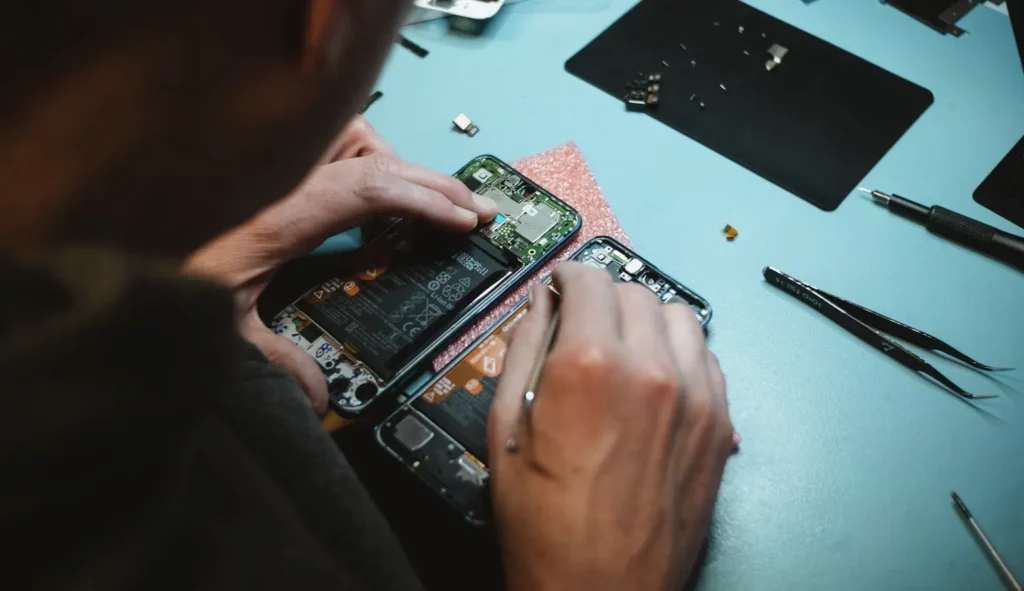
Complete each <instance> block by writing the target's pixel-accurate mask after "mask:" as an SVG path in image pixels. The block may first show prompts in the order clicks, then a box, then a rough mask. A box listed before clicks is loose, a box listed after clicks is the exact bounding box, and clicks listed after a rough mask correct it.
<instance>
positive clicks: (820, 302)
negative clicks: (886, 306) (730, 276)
mask: <svg viewBox="0 0 1024 591" xmlns="http://www.w3.org/2000/svg"><path fill="white" fill-rule="evenodd" d="M764 278H765V280H766V281H768V283H770V284H771V285H773V286H775V287H777V288H779V289H781V290H782V291H785V292H786V293H788V294H789V295H791V296H793V297H795V298H796V299H798V300H800V301H802V302H804V303H805V304H807V305H808V306H810V307H812V308H814V309H815V310H817V311H818V312H820V313H821V314H823V315H824V316H825V317H826V318H828V319H829V320H831V321H832V322H835V323H836V324H838V325H839V326H841V327H843V328H844V329H846V330H847V331H849V332H851V333H853V334H854V336H856V337H857V338H859V339H860V340H862V341H864V342H865V343H867V344H869V345H871V346H872V347H874V348H875V349H878V350H879V351H881V352H882V353H885V354H886V355H887V356H889V357H891V358H892V359H895V360H896V361H898V362H899V363H900V364H901V365H903V366H904V367H906V368H908V369H910V370H911V371H914V372H917V373H920V374H923V375H925V376H927V377H930V378H932V379H933V380H935V381H936V382H938V383H940V384H942V385H943V386H945V387H946V388H948V389H950V390H951V391H952V392H953V393H955V394H956V395H957V396H960V397H962V398H967V399H971V400H979V399H982V398H995V397H996V395H994V394H971V393H970V392H968V391H966V390H964V389H963V388H961V387H960V386H957V385H956V384H955V383H953V381H952V380H950V379H949V378H947V377H946V376H944V375H942V373H940V372H939V370H937V369H935V368H934V367H932V365H931V364H929V363H928V362H927V361H925V360H924V359H921V358H920V357H918V356H917V355H915V354H914V353H913V352H911V351H909V350H908V349H906V348H905V347H903V345H900V344H899V343H897V342H896V341H894V340H892V339H890V338H889V337H887V336H885V333H887V334H890V335H892V336H894V337H896V338H899V339H902V340H904V341H907V342H908V343H911V344H913V345H917V346H918V347H921V348H924V349H929V350H931V351H935V352H937V353H942V354H944V355H948V356H949V357H952V358H953V359H956V360H958V361H961V362H963V363H965V364H967V365H969V366H971V367H973V368H975V369H978V370H981V371H1011V368H1002V367H991V366H988V365H985V364H984V363H979V362H978V361H975V360H974V359H972V358H970V357H968V356H967V355H966V354H964V353H961V352H960V351H958V350H957V349H955V348H954V347H952V346H951V345H949V344H947V343H946V342H944V341H942V340H940V339H938V338H936V337H933V336H932V335H930V334H928V333H926V332H922V331H920V330H917V329H916V328H912V327H910V326H907V325H906V324H903V323H901V322H898V321H896V320H893V319H892V318H888V317H886V316H882V315H881V314H879V313H878V312H873V311H871V310H868V309H867V308H865V307H863V306H858V305H857V304H854V303H853V302H850V301H847V300H844V299H843V298H840V297H838V296H834V295H832V294H830V293H828V292H826V291H822V290H820V289H818V288H816V287H814V286H811V285H808V284H806V283H804V282H803V281H800V280H799V279H795V278H793V277H790V276H789V275H786V274H785V273H783V272H782V271H779V270H778V269H775V268H773V267H765V268H764Z"/></svg>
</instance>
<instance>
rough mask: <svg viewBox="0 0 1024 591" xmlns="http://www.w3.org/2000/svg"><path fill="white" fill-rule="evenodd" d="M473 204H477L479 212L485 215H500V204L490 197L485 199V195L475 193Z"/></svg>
mask: <svg viewBox="0 0 1024 591" xmlns="http://www.w3.org/2000/svg"><path fill="white" fill-rule="evenodd" d="M473 203H476V206H477V208H478V210H479V211H480V213H481V214H483V215H488V216H490V215H493V214H496V213H498V204H497V203H495V202H494V199H491V198H490V197H484V196H483V195H477V194H476V193H473Z"/></svg>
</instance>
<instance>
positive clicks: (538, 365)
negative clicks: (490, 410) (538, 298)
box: [505, 285, 559, 453]
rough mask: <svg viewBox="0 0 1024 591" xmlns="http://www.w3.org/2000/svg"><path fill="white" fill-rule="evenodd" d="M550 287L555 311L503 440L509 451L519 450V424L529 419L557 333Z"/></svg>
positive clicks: (556, 296) (549, 287)
mask: <svg viewBox="0 0 1024 591" xmlns="http://www.w3.org/2000/svg"><path fill="white" fill-rule="evenodd" d="M548 289H551V291H552V293H553V294H554V298H555V302H554V303H555V306H556V308H555V311H554V313H553V314H552V315H551V324H549V325H548V328H547V331H546V332H545V333H544V341H543V342H542V343H541V346H540V353H538V354H537V359H535V360H534V362H533V365H532V366H531V367H530V375H529V376H527V378H526V390H525V391H524V392H523V406H522V407H520V409H519V416H518V417H517V418H516V424H515V426H514V427H512V434H511V435H509V437H508V439H507V440H506V441H505V449H507V450H508V451H509V453H516V452H518V451H519V444H518V443H517V442H516V438H517V437H518V436H519V429H520V426H521V425H523V424H524V423H527V422H529V420H530V407H531V406H533V403H534V401H535V400H536V399H537V386H538V385H539V384H540V376H541V373H543V371H544V363H545V362H547V359H548V352H549V351H550V350H551V345H552V344H554V342H555V334H557V333H558V318H559V314H558V308H557V306H558V304H559V295H558V292H557V291H555V290H554V289H553V288H551V286H550V285H549V286H548Z"/></svg>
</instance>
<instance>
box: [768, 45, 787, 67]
mask: <svg viewBox="0 0 1024 591" xmlns="http://www.w3.org/2000/svg"><path fill="white" fill-rule="evenodd" d="M787 53H789V49H788V48H786V47H783V46H781V45H779V44H778V43H772V46H771V47H769V48H768V55H770V56H772V59H770V60H768V61H766V62H765V63H764V69H765V70H767V71H769V72H771V71H772V70H774V69H775V67H776V66H778V65H779V64H781V63H782V58H784V57H786V54H787Z"/></svg>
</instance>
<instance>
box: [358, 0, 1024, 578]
mask: <svg viewBox="0 0 1024 591" xmlns="http://www.w3.org/2000/svg"><path fill="white" fill-rule="evenodd" d="M692 1H696V0H692ZM634 3H635V2H633V1H630V0H530V1H528V2H524V3H522V4H517V5H514V6H509V7H507V9H504V10H503V11H502V13H501V14H500V15H499V17H497V18H496V20H495V21H494V22H493V23H491V26H490V27H489V28H488V29H487V30H486V32H485V33H484V34H483V35H482V36H480V37H478V38H469V37H465V36H459V35H456V34H454V33H450V32H449V31H448V29H447V26H446V24H445V23H443V22H434V23H427V24H423V25H416V26H412V27H408V28H406V29H405V31H404V32H405V34H406V36H408V37H409V38H411V39H412V40H414V41H416V42H418V43H420V44H422V45H423V46H424V47H426V48H427V49H429V50H430V55H429V56H428V57H427V58H426V59H420V58H418V57H416V56H414V55H413V54H412V53H410V52H408V51H407V50H404V49H402V48H400V47H397V46H396V49H395V50H394V52H393V55H392V56H391V59H390V62H389V64H388V66H387V68H386V70H385V72H384V75H383V77H382V78H381V80H380V82H379V84H378V88H379V89H380V90H382V91H383V92H384V97H383V98H382V99H381V100H380V101H378V102H377V103H376V104H375V105H374V106H373V107H372V109H371V110H370V112H369V113H368V117H369V119H370V121H371V122H372V123H373V124H374V126H375V127H376V128H377V130H378V131H379V132H380V133H381V134H382V135H383V136H384V137H385V138H386V139H387V140H389V141H390V142H391V143H392V144H393V145H394V146H395V148H396V149H397V150H398V151H399V153H400V154H401V155H402V156H403V157H405V158H408V159H410V160H413V161H416V162H420V163H423V164H426V165H429V166H431V167H434V168H436V169H439V170H442V171H447V172H454V171H455V170H457V169H458V168H459V167H460V166H461V165H463V164H465V163H466V162H467V161H469V160H470V159H471V158H473V157H474V156H477V155H478V154H484V153H491V154H494V155H496V156H498V157H500V158H502V159H505V160H508V161H511V160H515V159H516V158H520V157H522V156H527V155H530V154H533V153H536V152H540V151H542V150H545V149H547V148H550V147H553V146H555V145H557V144H560V143H563V142H566V141H575V142H576V143H577V144H578V145H579V147H580V149H581V150H582V152H583V154H584V156H585V157H586V159H587V161H588V163H589V164H590V167H591V169H592V170H593V173H594V175H595V177H596V179H597V181H598V183H599V184H600V185H601V187H602V189H603V190H604V193H605V195H606V196H607V198H608V200H609V201H610V202H611V205H612V208H613V209H614V211H615V213H616V214H617V215H618V217H619V219H620V220H621V222H622V225H623V226H624V228H625V230H626V232H627V233H628V234H629V236H630V238H631V239H632V241H633V244H634V246H635V248H636V250H637V251H638V252H639V253H641V254H642V255H645V256H646V257H648V258H650V259H651V260H652V261H653V262H655V263H656V264H657V265H659V266H660V267H662V269H664V270H665V271H667V272H669V273H671V274H672V275H674V276H675V277H676V278H678V279H679V280H680V281H682V282H683V283H685V284H687V285H689V286H691V287H692V288H694V289H695V290H696V291H697V292H699V293H700V294H702V295H704V296H705V297H707V298H708V299H709V300H710V301H711V302H712V304H713V306H714V308H715V316H714V320H713V321H712V323H711V327H710V336H709V343H710V346H711V348H712V349H713V350H714V351H715V352H716V353H717V354H718V356H719V358H720V359H721V363H722V367H723V369H724V371H725V374H726V377H727V379H728V384H729V401H730V409H731V414H732V418H733V422H734V423H735V425H736V428H737V430H738V431H739V432H740V434H741V435H742V436H743V445H742V449H741V450H740V452H739V453H738V454H737V455H736V456H735V457H733V458H732V459H731V460H730V462H729V466H728V468H727V471H726V474H725V480H724V482H723V484H722V490H721V494H720V496H719V501H718V505H717V509H716V513H715V521H714V525H713V527H712V540H711V545H710V548H709V552H708V555H707V559H706V561H705V565H704V569H703V572H702V575H701V578H700V582H699V587H700V588H706V589H997V588H999V587H1000V582H999V579H998V578H997V576H996V574H995V572H994V570H993V569H992V568H991V567H990V565H989V564H988V563H987V562H986V559H985V558H984V556H983V555H982V553H981V551H980V550H979V547H978V545H977V544H976V543H975V541H974V540H973V539H972V537H971V535H970V533H969V532H968V530H967V529H966V528H965V527H964V525H963V523H962V522H961V521H960V519H959V518H958V517H957V515H956V513H955V512H954V510H953V507H952V504H951V502H950V498H949V493H950V491H951V490H956V491H957V492H959V493H960V495H961V496H962V497H963V498H964V500H965V501H966V502H967V504H968V506H970V507H971V509H972V510H973V512H974V514H975V517H976V518H977V519H978V520H979V521H980V523H981V524H982V526H983V527H985V528H986V530H987V532H988V534H989V536H990V537H991V538H992V540H993V541H994V542H995V544H996V546H997V547H998V548H999V549H1000V550H1001V551H1002V553H1003V555H1004V557H1005V558H1006V559H1007V561H1008V562H1009V563H1010V566H1011V568H1014V569H1015V570H1016V572H1017V573H1018V574H1019V575H1021V576H1024V371H1015V372H1011V373H1008V374H1000V375H997V376H995V377H994V378H989V377H987V376H984V375H981V374H978V373H976V372H973V371H970V370H967V369H965V368H963V367H962V366H958V365H957V364H955V363H952V362H948V361H945V360H942V359H936V358H934V357H933V356H930V355H926V357H927V358H928V359H929V360H931V361H933V363H934V364H935V365H936V366H937V367H938V368H939V369H940V371H942V372H944V373H945V374H946V375H948V376H950V377H951V378H952V379H953V380H954V381H956V382H958V383H959V384H961V385H962V386H964V387H965V388H966V389H968V390H970V391H976V392H979V393H995V394H999V396H1000V397H999V398H996V399H994V400H988V401H983V402H979V403H978V404H977V405H976V406H977V407H978V408H980V409H984V411H979V410H974V409H972V408H971V406H969V405H968V404H965V403H964V402H962V401H960V400H958V399H957V398H955V397H954V396H952V395H950V394H947V393H946V392H944V391H943V390H940V389H939V388H938V387H937V386H935V385H933V384H931V383H929V382H927V381H925V380H924V379H923V378H921V377H918V376H917V375H916V374H913V373H911V372H910V371H908V370H907V369H905V368H903V367H902V366H900V365H898V364H897V363H895V362H894V361H892V360H890V359H888V358H887V357H885V356H884V355H882V354H881V353H879V352H878V351H875V350H874V349H870V348H869V347H868V346H867V345H866V344H864V343H862V342H861V341H859V340H857V339H856V338H855V337H853V336H852V335H850V334H848V333H846V332H844V331H843V330H842V329H841V328H839V327H838V326H836V325H835V324H832V323H831V322H829V321H828V320H826V319H825V318H824V317H822V316H820V315H818V314H817V313H816V312H815V311H814V310H812V309H811V308H809V307H808V306H805V305H803V304H801V303H800V302H798V301H797V300H795V299H793V298H792V297H790V296H788V295H786V294H784V293H782V292H780V291H778V290H776V289H774V288H772V287H769V286H768V285H767V284H766V283H765V282H764V280H763V279H762V275H761V269H762V268H763V267H765V266H767V265H771V266H775V267H777V268H779V269H780V270H782V271H784V272H786V273H789V274H791V275H793V276H795V277H797V278H799V279H802V280H803V281H806V282H808V283H811V284H813V285H816V286H818V287H820V288H822V289H824V290H827V291H830V292H832V293H835V294H837V295H839V296H842V297H845V298H847V299H850V300H852V301H854V302H857V303H859V304H861V305H864V306H867V307H869V308H871V309H873V310H876V311H879V312H881V313H884V314H886V315H889V316H892V317H894V318H896V319H899V320H901V321H904V322H906V323H908V324H910V325H912V326H914V327H917V328H920V329H923V330H926V331H928V332H930V333H932V334H934V335H936V336H938V337H940V338H943V339H945V340H947V341H949V342H950V343H952V344H953V345H954V346H956V347H958V348H961V349H962V350H963V351H965V352H966V353H967V354H969V355H971V356H974V357H976V358H977V359H979V360H981V361H983V362H985V363H989V364H993V365H999V366H1013V367H1018V368H1024V274H1021V273H1019V272H1017V271H1014V270H1012V269H1011V268H1009V267H1006V266H1004V265H1002V264H1000V263H998V262H996V261H993V260H991V259H988V258H985V257H982V256H980V255H977V254H975V253H973V252H970V251H967V250H965V249H963V248H961V247H959V246H957V245H955V244H952V243H949V242H945V241H943V240H941V239H940V238H938V237H936V236H933V235H931V234H929V233H928V232H926V231H925V230H924V229H923V228H922V227H920V226H916V225H913V224H911V223H910V222H907V221H905V220H903V219H901V218H898V217H896V216H893V215H891V214H889V213H887V212H886V211H885V210H884V209H882V208H879V207H877V206H875V205H874V204H872V203H870V202H868V201H866V200H864V199H862V198H861V197H860V196H856V195H854V196H851V197H849V198H848V199H847V200H846V201H845V202H844V203H843V204H842V205H841V206H840V207H839V209H838V210H837V211H835V212H833V213H825V212H822V211H820V210H818V209H816V208H815V207H813V206H811V205H809V204H807V203H805V202H804V201H801V200H800V199H798V198H796V197H794V196H793V195H791V194H789V193H787V192H786V191H784V190H782V189H780V188H778V187H776V186H775V185H772V184H771V183H769V182H768V181H766V180H764V179H762V178H760V177H758V176H757V175H755V174H753V173H751V172H749V171H747V170H745V169H743V168H741V167H740V166H738V165H736V164H734V163H732V162H731V161H729V160H727V159H726V158H723V157H721V156H719V155H718V154H716V153H714V152H712V151H710V150H708V149H707V148H705V147H703V146H702V145H700V144H698V143H696V142H694V141H692V140H690V139H689V138H687V137H685V136H683V135H681V134H679V133H677V132H675V131H673V130H672V129H669V128H668V127H666V126H664V125H661V124H660V123H658V122H656V121H654V120H653V119H651V118H649V117H645V116H643V115H638V114H635V113H627V112H625V110H624V109H623V105H622V103H621V102H620V101H618V100H616V99H615V98H614V97H610V96H608V95H605V94H604V93H602V92H600V91H598V90H596V89H594V88H592V87H590V86H589V85H587V84H586V83H584V82H582V81H580V80H578V79H576V78H574V77H573V76H571V75H569V74H567V73H566V72H565V71H564V69H563V64H564V63H565V61H566V60H567V59H568V58H569V57H570V56H572V55H573V54H574V53H575V52H576V51H578V50H579V49H580V48H582V47H583V46H584V45H585V44H587V43H588V42H589V41H590V40H591V39H592V38H594V37H595V36H596V35H597V34H598V33H600V32H601V31H602V30H604V29H605V28H606V27H608V26H609V25H610V24H611V23H612V22H614V20H615V19H617V18H618V17H619V16H620V15H622V14H623V13H625V12H626V11H627V10H628V9H629V8H630V7H631V6H632V5H633V4H634ZM750 3H751V4H752V5H754V6H755V7H757V8H759V9H761V10H764V11H766V12H768V13H770V14H772V15H774V16H776V17H778V18H780V19H782V20H784V21H787V22H789V23H791V24H793V25H794V26H796V27H799V28H801V29H804V30H806V31H808V32H810V33H812V34H814V35H817V36H818V37H821V38H823V39H826V40H828V41H830V42H832V43H834V44H836V45H838V46H840V47H842V48H844V49H847V50H849V51H851V52H853V53H855V54H857V55H859V56H861V57H863V58H865V59H867V60H869V61H871V62H873V63H876V64H878V65H880V66H881V67H883V68H886V69H888V70H890V71H892V72H895V73H896V74H898V75H900V76H903V77H904V78H907V79H909V80H911V81H913V82H915V83H917V84H920V85H922V86H924V87H925V88H928V89H929V90H931V91H932V92H933V93H934V95H935V104H934V105H933V106H932V107H931V108H930V109H929V110H928V111H926V112H925V114H924V115H923V116H922V117H921V118H920V119H919V120H918V122H917V123H916V124H915V125H914V126H913V127H912V128H911V129H910V130H909V131H908V132H907V134H906V135H905V136H904V137H903V138H902V139H901V140H900V141H899V142H898V143H897V144H896V146H895V147H894V148H893V149H892V150H891V151H890V152H889V154H888V155H886V156H885V158H884V159H883V160H882V161H881V162H880V163H878V165H877V166H875V168H874V170H873V171H872V172H871V173H870V174H869V175H868V177H867V178H866V179H864V184H865V185H866V186H868V187H872V188H877V189H880V190H883V191H887V192H896V193H899V194H901V195H905V196H907V197H909V198H912V199H916V200H918V201H922V202H925V203H927V204H929V205H931V204H936V205H943V206H946V207H948V208H950V209H953V210H956V211H959V212H961V213H964V214H966V215H969V216H971V217H974V218H977V219H979V220H981V221H984V222H986V223H989V224H992V225H994V226H996V227H998V228H1001V229H1004V230H1007V231H1011V232H1013V231H1016V232H1018V233H1021V232H1022V231H1021V230H1020V229H1019V228H1016V227H1015V226H1013V225H1012V224H1010V223H1008V222H1007V221H1005V220H1003V219H1002V218H1000V217H998V216H996V215H994V214H993V213H991V212H989V211H988V210H986V209H983V208H982V207H981V206H979V205H977V204H976V203H974V201H973V200H972V199H971V194H972V192H973V191H974V189H975V187H977V186H978V184H979V183H980V182H981V181H982V179H984V178H985V176H986V175H987V174H988V172H989V171H990V170H991V169H992V168H993V167H994V166H995V165H996V163H997V162H999V160H1000V159H1001V158H1002V157H1003V155H1005V154H1006V152H1007V151H1008V150H1009V149H1010V148H1011V147H1012V146H1013V145H1014V144H1015V143H1016V142H1017V140H1018V139H1019V138H1020V137H1021V135H1022V134H1024V74H1022V71H1021V65H1020V63H1019V60H1018V57H1017V52H1016V47H1015V45H1014V41H1013V36H1012V31H1011V29H1010V24H1009V20H1008V19H1007V18H1006V16H1005V15H1002V14H999V13H997V12H995V11H993V10H990V9H988V8H986V7H979V8H977V9H975V10H974V11H973V12H972V13H971V14H970V15H969V16H968V17H967V18H966V19H965V20H964V21H962V22H961V25H962V26H963V27H964V28H965V29H967V30H968V31H969V32H970V34H969V35H965V36H963V37H961V38H959V39H957V38H953V37H943V36H941V35H939V34H938V33H935V32H934V31H932V30H931V29H928V28H927V27H925V26H923V25H920V24H919V23H917V22H916V21H914V20H912V19H911V18H909V17H907V16H905V15H903V14H902V13H900V12H898V11H896V10H895V9H892V8H889V7H887V6H885V5H882V4H879V3H878V2H872V1H868V0H822V1H819V2H816V3H813V4H811V5H809V6H807V5H804V4H803V3H802V2H799V1H798V0H751V2H750ZM850 92H851V93H855V94H856V93H869V92H871V89H870V88H850ZM460 112H465V113H466V114H467V115H469V116H470V117H471V118H472V119H473V121H474V123H476V124H477V125H479V126H480V133H479V135H477V136H476V137H474V138H470V137H467V136H465V135H462V134H459V133H457V132H455V131H453V130H452V128H451V123H450V122H451V120H452V119H453V118H454V117H455V115H456V114H458V113H460ZM835 141H837V142H841V141H843V138H841V137H837V138H835ZM584 223H585V221H584ZM727 223H728V224H731V225H733V226H735V227H736V228H737V229H738V230H739V232H740V235H739V238H738V239H736V241H735V242H727V241H726V240H725V238H724V237H723V235H722V228H723V226H724V225H725V224H727Z"/></svg>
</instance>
